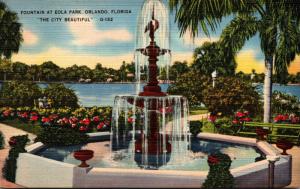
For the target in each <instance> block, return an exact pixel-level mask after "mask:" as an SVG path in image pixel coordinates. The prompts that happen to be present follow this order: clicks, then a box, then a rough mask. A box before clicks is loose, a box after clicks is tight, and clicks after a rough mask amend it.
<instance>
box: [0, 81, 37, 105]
mask: <svg viewBox="0 0 300 189" xmlns="http://www.w3.org/2000/svg"><path fill="white" fill-rule="evenodd" d="M41 95H42V92H41V90H40V88H39V87H38V85H37V84H35V83H33V82H30V81H11V82H5V83H3V85H2V88H1V90H0V99H1V100H0V106H10V107H20V106H29V107H33V106H34V100H35V99H38V98H39V97H41Z"/></svg>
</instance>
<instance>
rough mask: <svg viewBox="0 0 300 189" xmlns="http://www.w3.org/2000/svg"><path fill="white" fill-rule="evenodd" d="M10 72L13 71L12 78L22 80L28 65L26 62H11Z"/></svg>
mask: <svg viewBox="0 0 300 189" xmlns="http://www.w3.org/2000/svg"><path fill="white" fill-rule="evenodd" d="M11 67H12V72H13V74H14V75H13V79H15V80H23V79H26V77H25V75H26V73H27V71H28V69H29V66H28V65H27V64H24V63H22V62H14V63H13V64H12V66H11Z"/></svg>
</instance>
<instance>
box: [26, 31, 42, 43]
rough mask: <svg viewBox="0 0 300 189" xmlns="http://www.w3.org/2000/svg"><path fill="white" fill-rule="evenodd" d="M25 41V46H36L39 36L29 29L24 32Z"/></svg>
mask: <svg viewBox="0 0 300 189" xmlns="http://www.w3.org/2000/svg"><path fill="white" fill-rule="evenodd" d="M23 39H24V44H25V45H28V46H32V45H35V44H37V43H38V41H39V38H38V36H37V35H36V34H35V33H33V32H32V31H30V30H27V29H24V30H23Z"/></svg>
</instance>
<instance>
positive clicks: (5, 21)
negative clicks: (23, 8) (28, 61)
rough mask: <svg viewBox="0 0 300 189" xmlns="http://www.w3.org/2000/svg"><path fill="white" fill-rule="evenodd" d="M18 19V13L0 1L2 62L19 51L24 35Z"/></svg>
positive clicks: (0, 52) (0, 55)
mask: <svg viewBox="0 0 300 189" xmlns="http://www.w3.org/2000/svg"><path fill="white" fill-rule="evenodd" d="M18 21H19V18H18V15H17V13H15V12H12V11H11V10H9V8H8V7H7V6H6V5H5V3H3V2H1V1H0V63H1V61H2V58H3V57H5V58H8V59H10V58H11V56H12V53H17V52H18V51H19V48H20V46H21V42H22V41H23V37H22V32H21V24H20V23H19V22H18Z"/></svg>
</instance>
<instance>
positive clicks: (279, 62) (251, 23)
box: [170, 0, 300, 122]
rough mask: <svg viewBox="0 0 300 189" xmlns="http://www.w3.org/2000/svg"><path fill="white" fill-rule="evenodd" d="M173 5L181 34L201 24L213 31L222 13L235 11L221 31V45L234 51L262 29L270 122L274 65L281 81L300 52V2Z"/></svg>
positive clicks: (176, 2)
mask: <svg viewBox="0 0 300 189" xmlns="http://www.w3.org/2000/svg"><path fill="white" fill-rule="evenodd" d="M234 4H238V5H237V6H235V5H234ZM170 5H171V8H177V9H176V10H177V12H176V21H178V25H179V28H180V29H181V34H182V33H184V32H185V31H187V30H188V29H191V31H192V32H191V34H192V36H195V35H196V33H197V32H198V28H199V26H201V28H202V29H203V31H204V32H205V33H208V30H207V25H208V26H210V27H211V29H212V30H213V31H214V29H215V27H216V26H217V24H218V23H220V21H221V18H222V17H223V16H226V15H228V14H230V13H234V16H235V17H234V18H233V19H232V21H231V22H230V23H229V25H228V26H226V28H225V29H224V30H223V32H222V34H221V44H222V46H223V47H224V49H226V50H229V51H231V52H233V53H237V52H238V51H239V50H240V49H241V48H242V47H243V46H244V43H245V41H246V40H248V39H249V38H251V37H253V36H254V35H255V34H257V33H259V36H260V41H261V45H260V46H261V49H262V51H263V53H264V56H265V81H264V122H270V118H271V96H272V70H273V66H274V67H275V73H276V74H277V77H278V79H279V81H282V80H283V79H284V78H285V77H286V75H287V73H288V71H287V67H288V66H289V64H290V62H291V61H293V60H294V59H295V56H296V54H298V53H300V32H299V25H300V4H299V3H297V1H296V0H291V1H285V0H277V1H271V0H257V1H251V3H248V4H247V3H245V1H243V0H225V1H218V0H213V1H209V0H207V1H206V0H204V1H197V0H191V1H190V2H189V3H184V1H180V0H170ZM178 7H180V8H179V9H178ZM222 8H223V11H222ZM201 9H203V10H202V11H201ZM203 11H204V12H203ZM206 13H207V15H206ZM199 14H200V15H199ZM201 14H202V17H200V16H201Z"/></svg>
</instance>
